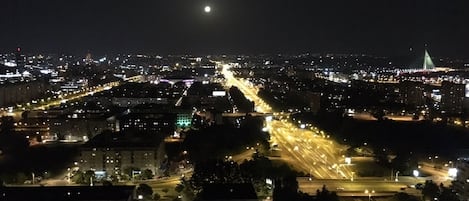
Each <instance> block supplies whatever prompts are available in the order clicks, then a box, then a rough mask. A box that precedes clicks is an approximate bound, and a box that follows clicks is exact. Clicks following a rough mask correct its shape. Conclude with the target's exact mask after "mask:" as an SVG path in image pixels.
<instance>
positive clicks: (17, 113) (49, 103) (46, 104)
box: [0, 82, 120, 119]
mask: <svg viewBox="0 0 469 201" xmlns="http://www.w3.org/2000/svg"><path fill="white" fill-rule="evenodd" d="M119 85H120V83H119V82H110V83H106V84H103V85H99V86H94V87H89V88H86V89H85V90H81V91H77V92H74V93H69V94H67V95H59V97H58V98H57V99H52V100H51V98H46V99H43V100H46V101H42V102H38V103H36V104H32V105H28V106H24V107H18V108H13V110H12V111H0V116H13V117H14V118H15V119H19V118H21V114H22V113H23V112H24V111H28V110H46V109H48V108H50V107H54V106H57V105H60V104H62V103H65V102H68V101H72V100H76V99H79V98H83V97H85V96H89V95H93V94H95V93H99V92H102V91H105V90H109V89H111V88H113V87H116V86H119Z"/></svg>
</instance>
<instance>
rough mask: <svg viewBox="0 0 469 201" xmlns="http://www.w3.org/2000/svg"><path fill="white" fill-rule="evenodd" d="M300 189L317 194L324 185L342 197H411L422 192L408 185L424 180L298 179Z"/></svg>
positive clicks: (411, 178)
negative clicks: (400, 193) (404, 193)
mask: <svg viewBox="0 0 469 201" xmlns="http://www.w3.org/2000/svg"><path fill="white" fill-rule="evenodd" d="M297 181H298V185H299V189H300V190H301V191H303V192H305V193H309V194H315V193H316V190H317V189H321V188H322V186H323V185H326V188H327V189H328V190H330V191H336V192H337V194H338V195H340V196H367V193H365V190H368V192H369V193H371V192H373V195H375V196H389V195H394V194H395V193H397V192H406V193H408V194H411V195H417V196H419V195H421V191H420V190H417V189H415V188H409V187H407V186H408V185H415V184H416V183H424V179H416V178H413V177H408V178H402V179H400V181H399V182H395V181H385V180H383V179H382V178H364V179H357V180H354V181H350V180H331V179H323V180H315V179H313V180H309V179H308V178H301V177H299V178H297Z"/></svg>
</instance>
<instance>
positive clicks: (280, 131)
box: [222, 65, 353, 179]
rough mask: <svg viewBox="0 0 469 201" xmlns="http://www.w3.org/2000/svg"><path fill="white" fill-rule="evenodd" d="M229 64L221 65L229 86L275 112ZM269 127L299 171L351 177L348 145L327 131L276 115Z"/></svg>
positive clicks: (285, 156) (260, 107)
mask: <svg viewBox="0 0 469 201" xmlns="http://www.w3.org/2000/svg"><path fill="white" fill-rule="evenodd" d="M229 68H230V66H229V65H223V69H222V73H223V75H224V76H225V79H226V86H236V87H237V88H238V89H239V90H241V92H243V93H244V95H245V96H246V98H248V99H250V100H251V101H254V103H255V105H256V110H257V111H258V112H261V113H274V111H273V110H272V107H270V106H269V105H268V104H266V103H265V101H263V100H262V99H261V98H260V97H259V96H258V95H257V92H258V90H257V89H256V88H255V87H254V86H252V85H251V84H250V83H249V82H247V81H242V80H240V79H237V78H235V76H234V75H233V72H231V71H230V70H229ZM266 127H267V128H268V130H269V132H270V135H271V143H276V144H278V146H279V148H280V149H281V150H282V152H281V157H282V159H284V160H285V161H288V162H289V163H290V164H291V165H292V166H293V167H295V168H296V169H297V170H298V171H302V172H304V173H309V174H311V175H312V176H314V177H315V178H321V179H351V178H352V174H353V173H352V170H351V168H350V166H347V165H345V158H344V157H343V155H342V154H341V153H343V152H344V151H345V150H346V146H344V145H340V144H338V143H335V142H334V141H332V140H331V139H328V138H326V135H325V134H324V132H321V131H318V130H308V129H299V128H298V127H297V126H296V125H295V124H293V123H292V122H290V121H286V120H275V119H274V120H272V121H268V122H267V125H266Z"/></svg>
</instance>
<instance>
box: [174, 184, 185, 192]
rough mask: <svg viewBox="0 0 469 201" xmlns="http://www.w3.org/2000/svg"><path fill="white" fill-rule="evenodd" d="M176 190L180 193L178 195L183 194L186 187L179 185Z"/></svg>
mask: <svg viewBox="0 0 469 201" xmlns="http://www.w3.org/2000/svg"><path fill="white" fill-rule="evenodd" d="M174 190H175V191H176V192H178V193H181V192H182V190H184V185H182V184H178V185H177V186H176V188H174Z"/></svg>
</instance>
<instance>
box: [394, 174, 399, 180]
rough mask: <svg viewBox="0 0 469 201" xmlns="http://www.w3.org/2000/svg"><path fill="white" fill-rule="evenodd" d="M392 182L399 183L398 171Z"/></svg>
mask: <svg viewBox="0 0 469 201" xmlns="http://www.w3.org/2000/svg"><path fill="white" fill-rule="evenodd" d="M394 181H396V182H398V181H399V171H397V172H396V179H394Z"/></svg>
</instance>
